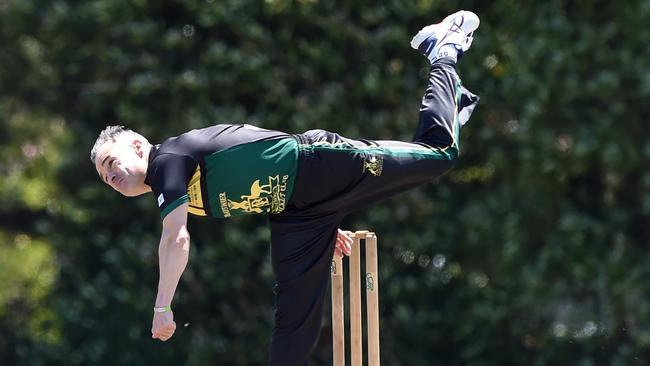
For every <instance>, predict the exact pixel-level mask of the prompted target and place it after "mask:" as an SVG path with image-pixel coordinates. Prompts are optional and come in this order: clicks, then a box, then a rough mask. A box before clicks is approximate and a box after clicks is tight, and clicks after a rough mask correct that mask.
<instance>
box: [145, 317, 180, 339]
mask: <svg viewBox="0 0 650 366" xmlns="http://www.w3.org/2000/svg"><path fill="white" fill-rule="evenodd" d="M175 331H176V322H171V323H168V324H166V325H165V326H163V327H161V328H160V329H153V330H152V335H151V338H153V339H160V340H161V341H163V342H164V341H166V340H168V339H169V338H171V337H172V335H174V332H175Z"/></svg>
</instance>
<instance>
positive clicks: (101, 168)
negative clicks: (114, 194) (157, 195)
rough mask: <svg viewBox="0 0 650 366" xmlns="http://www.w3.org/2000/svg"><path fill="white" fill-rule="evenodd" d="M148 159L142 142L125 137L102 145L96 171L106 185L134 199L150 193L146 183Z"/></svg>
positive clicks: (97, 158)
mask: <svg viewBox="0 0 650 366" xmlns="http://www.w3.org/2000/svg"><path fill="white" fill-rule="evenodd" d="M147 158H148V156H147V154H145V151H144V149H143V144H142V141H140V140H139V139H138V138H137V137H133V136H128V135H125V136H121V137H120V138H119V139H117V141H115V142H107V143H105V144H104V145H102V147H101V148H100V149H99V152H98V153H97V157H96V159H95V169H97V173H98V174H99V177H100V178H101V179H102V180H103V181H104V183H106V184H108V185H109V186H111V188H113V189H114V190H116V191H118V192H120V193H122V194H123V195H125V196H128V197H133V196H137V195H140V194H143V193H146V192H149V191H150V188H149V186H147V185H146V184H145V183H144V178H145V176H146V174H147V165H148V162H147Z"/></svg>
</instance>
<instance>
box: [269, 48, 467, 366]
mask: <svg viewBox="0 0 650 366" xmlns="http://www.w3.org/2000/svg"><path fill="white" fill-rule="evenodd" d="M477 102H478V97H477V96H475V95H473V94H471V93H469V92H468V91H467V90H466V89H464V88H463V87H462V86H461V84H460V79H459V78H458V75H457V74H456V70H455V63H454V62H453V61H451V60H449V59H440V60H438V61H436V62H435V63H434V64H433V65H432V67H431V72H430V76H429V85H428V87H427V90H426V93H425V95H424V97H423V98H422V106H421V108H420V116H419V123H418V126H417V130H416V132H415V137H414V139H413V142H402V141H381V140H379V141H375V140H353V139H348V138H345V137H342V136H340V135H338V134H336V133H332V132H328V131H324V130H311V131H307V132H305V133H303V134H300V135H296V138H297V139H298V141H299V143H300V156H299V165H298V175H297V177H296V182H295V186H294V191H293V195H292V198H291V200H290V201H289V204H288V205H287V208H286V209H285V211H283V212H282V213H280V214H277V215H271V216H270V218H269V221H270V226H271V259H272V263H273V270H274V273H275V276H276V280H277V284H276V287H275V295H276V304H275V307H276V310H275V327H274V329H273V336H272V340H271V352H270V360H269V364H270V365H273V366H303V365H306V364H307V359H308V357H309V354H310V352H311V351H312V349H313V347H314V345H315V344H316V341H317V339H318V335H319V332H320V325H321V318H322V311H323V304H324V301H325V298H326V294H327V288H328V282H329V278H330V276H329V273H330V264H331V260H332V256H333V253H334V248H335V239H336V235H337V228H338V227H339V224H340V223H341V220H342V219H343V218H344V217H345V215H346V214H348V213H349V212H351V211H352V210H355V209H358V208H359V207H362V206H366V205H368V204H370V203H373V202H376V201H379V200H381V199H383V198H387V197H390V196H391V195H394V194H396V193H399V192H402V191H405V190H407V189H409V188H412V187H415V186H417V185H420V184H422V183H425V182H428V181H431V180H432V179H434V178H436V177H438V176H440V175H442V174H444V173H445V172H447V171H448V170H449V169H450V168H451V167H452V165H453V164H454V161H455V160H456V158H457V156H458V149H459V145H458V138H459V130H460V126H461V124H464V123H465V122H466V121H467V120H468V119H469V116H470V114H471V112H472V110H473V109H474V107H475V106H476V103H477Z"/></svg>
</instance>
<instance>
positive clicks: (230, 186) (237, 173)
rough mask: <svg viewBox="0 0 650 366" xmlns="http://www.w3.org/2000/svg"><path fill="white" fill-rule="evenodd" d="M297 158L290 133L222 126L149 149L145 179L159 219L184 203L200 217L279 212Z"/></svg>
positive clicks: (285, 196) (189, 210) (182, 136)
mask: <svg viewBox="0 0 650 366" xmlns="http://www.w3.org/2000/svg"><path fill="white" fill-rule="evenodd" d="M297 159H298V143H297V141H296V139H295V138H293V137H292V136H291V135H289V134H286V133H283V132H279V131H271V130H265V129H262V128H258V127H255V126H251V125H246V124H243V125H242V124H240V125H232V124H220V125H215V126H212V127H208V128H203V129H198V130H192V131H189V132H187V133H184V134H182V135H180V136H177V137H172V138H169V139H167V140H166V141H165V142H163V143H162V144H160V145H156V146H154V147H152V150H151V153H150V155H149V168H148V170H147V176H146V178H145V183H146V184H148V185H149V186H151V189H152V191H153V193H154V195H155V197H156V199H157V200H158V206H159V207H160V212H161V213H160V215H161V217H163V218H164V217H165V216H166V215H167V214H168V213H169V212H171V211H172V210H173V209H174V208H176V207H178V206H179V205H181V204H183V203H185V202H189V209H188V212H189V213H190V214H194V215H199V216H213V217H217V218H226V217H231V216H238V215H244V214H256V213H280V212H282V211H283V210H284V208H285V206H286V204H287V202H288V201H289V198H290V197H291V192H292V190H293V184H294V181H295V175H296V170H297V167H296V166H297Z"/></svg>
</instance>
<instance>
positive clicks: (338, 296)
mask: <svg viewBox="0 0 650 366" xmlns="http://www.w3.org/2000/svg"><path fill="white" fill-rule="evenodd" d="M348 233H350V232H348ZM350 236H351V237H352V239H354V242H353V244H352V254H351V255H350V259H349V268H348V273H349V279H350V288H349V292H350V355H351V365H352V366H362V365H363V336H362V319H361V318H362V316H361V273H360V272H361V241H362V240H363V241H364V242H365V249H366V275H365V282H366V321H367V330H368V333H367V336H368V366H379V287H378V286H379V282H378V277H377V236H376V235H375V233H373V232H369V231H365V230H364V231H356V232H353V233H351V235H350ZM331 276H332V345H333V347H332V348H333V360H334V361H333V363H334V366H345V314H344V309H345V307H344V304H343V302H344V301H343V298H344V290H343V260H342V258H341V257H336V256H335V257H334V259H333V260H332V273H331Z"/></svg>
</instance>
